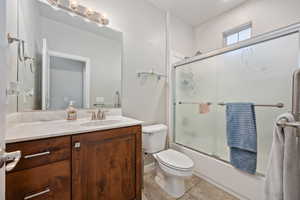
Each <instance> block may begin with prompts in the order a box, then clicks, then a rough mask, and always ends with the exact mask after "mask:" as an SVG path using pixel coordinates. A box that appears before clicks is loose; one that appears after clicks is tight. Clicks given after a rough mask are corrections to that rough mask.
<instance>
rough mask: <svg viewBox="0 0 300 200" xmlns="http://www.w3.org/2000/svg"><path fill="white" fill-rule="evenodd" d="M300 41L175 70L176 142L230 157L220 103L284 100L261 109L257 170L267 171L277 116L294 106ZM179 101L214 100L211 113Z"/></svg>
mask: <svg viewBox="0 0 300 200" xmlns="http://www.w3.org/2000/svg"><path fill="white" fill-rule="evenodd" d="M298 40H299V39H298V34H292V35H288V36H285V37H281V38H278V39H275V40H271V41H268V42H264V43H260V44H257V45H254V46H251V47H247V48H244V49H240V50H236V51H232V52H229V53H225V54H223V55H219V56H215V57H212V58H208V59H205V60H202V61H198V62H195V63H192V64H188V65H185V66H182V67H179V68H176V73H175V74H176V77H175V78H176V81H175V82H176V84H175V85H176V88H175V90H176V92H175V93H176V95H175V99H176V102H177V104H176V106H175V132H176V133H175V135H176V136H175V141H176V142H177V143H179V144H182V145H185V146H188V147H190V148H193V149H195V150H198V151H201V152H204V153H206V154H210V155H214V156H217V157H219V158H220V159H223V160H226V161H228V160H229V154H228V147H227V143H226V116H225V110H226V107H225V106H219V105H218V103H219V102H253V103H255V104H277V103H279V102H280V103H284V105H285V107H284V108H283V109H279V108H270V107H256V117H257V128H258V172H260V173H264V171H265V169H266V165H267V162H268V156H269V151H270V148H271V143H272V130H273V124H274V120H275V119H276V117H277V116H278V115H280V114H281V113H284V112H288V111H290V109H291V101H292V100H291V94H292V90H291V88H292V87H291V85H292V84H291V78H292V74H293V71H294V70H296V69H297V66H298V59H299V41H298ZM179 101H185V102H187V103H188V102H193V103H197V102H199V103H200V102H212V103H213V104H212V106H211V107H210V108H211V109H210V110H211V111H210V112H209V113H208V114H199V105H197V104H178V102H179Z"/></svg>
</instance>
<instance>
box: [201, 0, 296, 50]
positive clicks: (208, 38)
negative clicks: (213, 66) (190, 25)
mask: <svg viewBox="0 0 300 200" xmlns="http://www.w3.org/2000/svg"><path fill="white" fill-rule="evenodd" d="M299 8H300V1H299V0H284V1H282V0H251V1H250V0H249V1H248V2H247V3H245V4H242V5H241V6H239V7H237V8H235V9H233V10H231V11H229V12H227V13H225V14H223V15H220V16H218V17H216V18H213V19H211V20H209V21H207V22H206V23H204V24H202V25H200V26H199V27H197V28H196V40H197V48H198V49H199V50H201V51H203V52H207V51H211V50H214V49H218V48H221V47H222V46H223V32H224V31H227V30H230V29H232V28H234V27H236V26H239V25H242V24H244V23H247V22H249V21H252V23H253V36H255V35H258V34H261V33H265V32H268V31H272V30H274V29H277V28H280V27H283V26H287V25H289V24H292V23H296V22H299V21H300V12H299Z"/></svg>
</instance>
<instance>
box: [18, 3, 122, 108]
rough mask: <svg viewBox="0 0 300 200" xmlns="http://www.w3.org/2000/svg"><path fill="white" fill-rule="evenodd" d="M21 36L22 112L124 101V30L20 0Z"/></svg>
mask: <svg viewBox="0 0 300 200" xmlns="http://www.w3.org/2000/svg"><path fill="white" fill-rule="evenodd" d="M18 37H19V38H21V39H22V40H24V44H23V48H22V45H20V46H21V47H18V56H17V58H16V59H18V66H17V70H15V71H16V72H17V79H18V80H17V81H18V83H19V86H20V88H21V89H20V91H21V92H20V94H19V95H18V97H17V105H16V106H17V111H19V112H20V111H31V110H61V109H65V108H67V107H68V105H69V103H70V102H73V103H74V105H75V107H77V108H94V107H120V106H121V71H122V51H123V50H122V49H123V47H122V43H123V42H122V33H121V32H119V31H116V30H113V29H110V28H108V27H106V26H99V25H98V24H96V23H94V22H91V21H88V20H86V19H84V18H82V17H79V16H77V15H74V14H72V13H70V12H68V11H65V10H61V9H56V8H55V9H54V8H53V7H52V6H50V4H49V3H48V1H45V0H26V1H24V0H21V1H19V7H18Z"/></svg>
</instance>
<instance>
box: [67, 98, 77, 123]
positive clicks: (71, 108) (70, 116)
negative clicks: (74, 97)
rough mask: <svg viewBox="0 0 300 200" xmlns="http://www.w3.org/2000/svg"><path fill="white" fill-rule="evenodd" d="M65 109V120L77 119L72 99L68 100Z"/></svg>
mask: <svg viewBox="0 0 300 200" xmlns="http://www.w3.org/2000/svg"><path fill="white" fill-rule="evenodd" d="M66 111H67V120H77V110H76V108H75V107H74V101H70V103H69V106H68V108H67V110H66Z"/></svg>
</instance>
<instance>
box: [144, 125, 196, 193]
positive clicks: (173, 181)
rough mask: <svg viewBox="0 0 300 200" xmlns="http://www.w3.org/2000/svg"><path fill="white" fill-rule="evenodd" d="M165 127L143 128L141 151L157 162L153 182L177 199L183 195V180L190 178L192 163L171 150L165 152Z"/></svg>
mask: <svg viewBox="0 0 300 200" xmlns="http://www.w3.org/2000/svg"><path fill="white" fill-rule="evenodd" d="M167 129H168V128H167V126H165V125H163V124H158V125H152V126H144V127H143V149H144V151H145V152H146V153H149V154H152V155H153V157H154V158H155V159H156V161H157V169H156V170H157V175H156V177H155V181H156V182H157V183H158V185H160V187H162V188H163V189H164V190H165V191H166V192H167V193H168V194H169V195H171V196H172V197H175V198H178V197H181V196H182V195H183V194H184V193H185V183H184V179H185V178H188V177H190V176H192V171H193V167H194V162H193V161H192V159H190V158H189V157H188V156H186V155H184V154H183V153H180V152H178V151H175V150H173V149H167V150H165V144H166V139H167Z"/></svg>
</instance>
